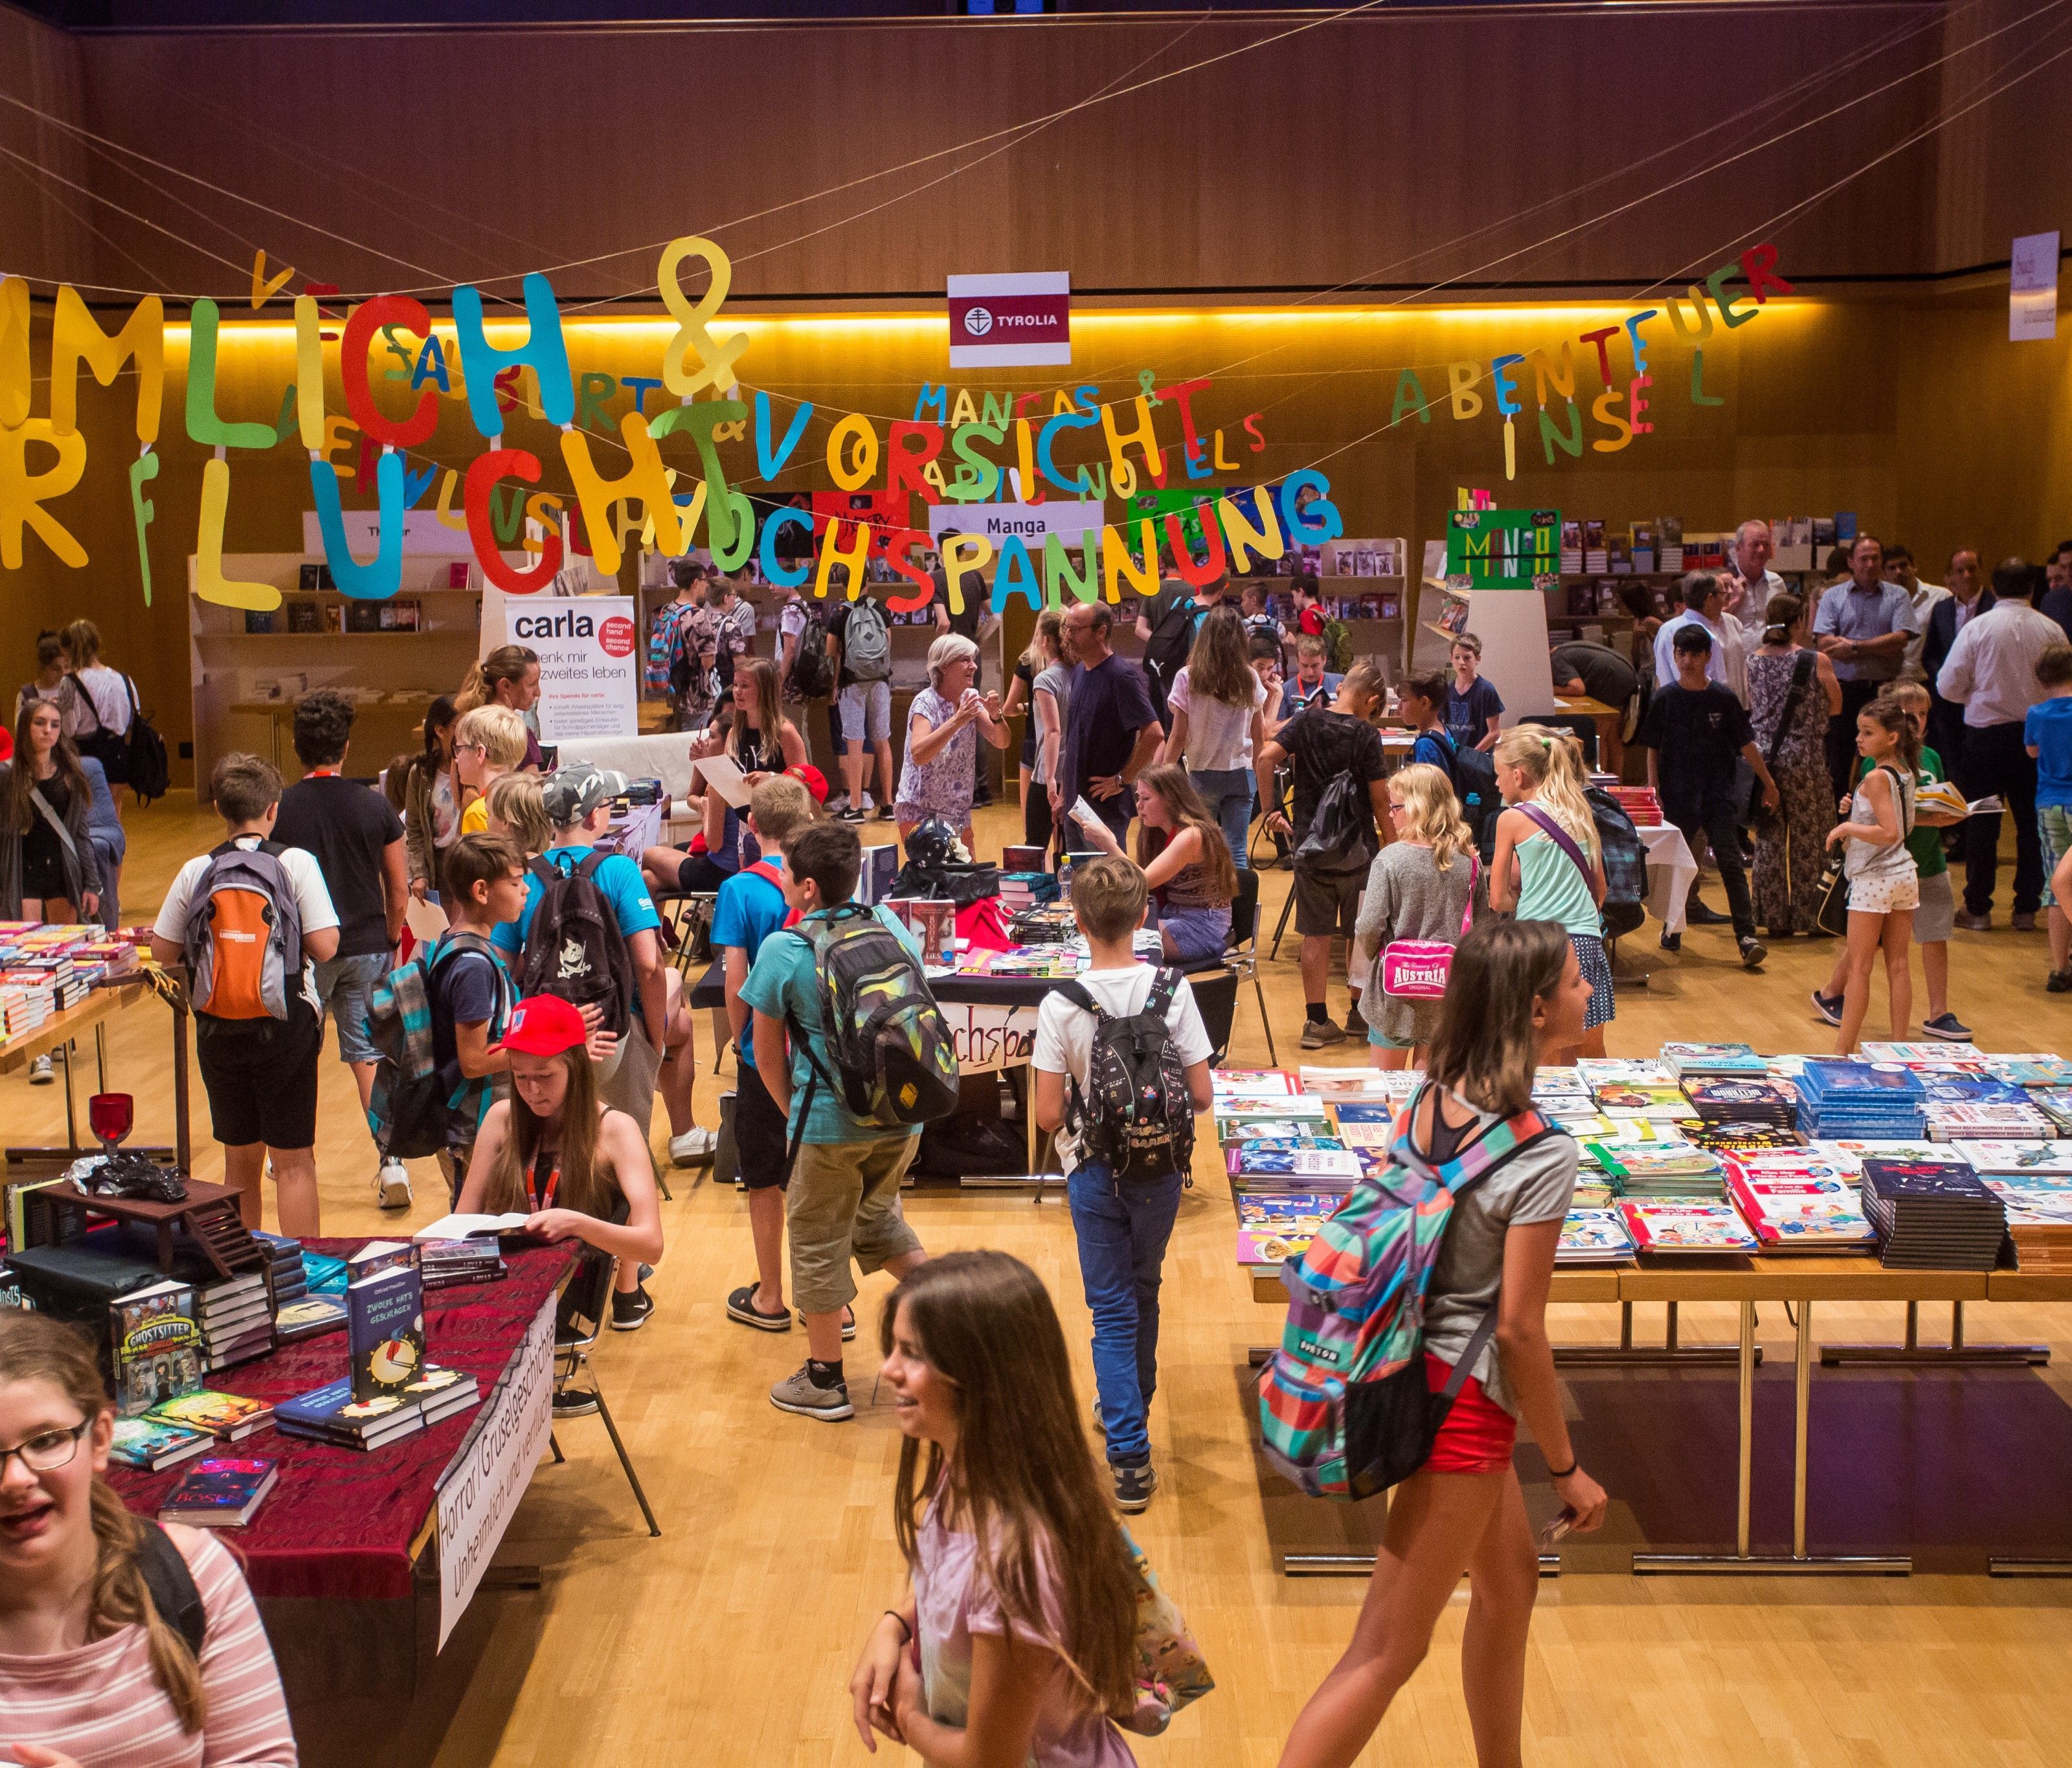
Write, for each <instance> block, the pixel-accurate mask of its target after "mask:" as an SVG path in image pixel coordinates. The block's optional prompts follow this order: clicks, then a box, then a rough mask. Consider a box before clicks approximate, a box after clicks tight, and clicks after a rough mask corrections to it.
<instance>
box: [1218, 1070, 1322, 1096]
mask: <svg viewBox="0 0 2072 1768" xmlns="http://www.w3.org/2000/svg"><path fill="white" fill-rule="evenodd" d="M1209 1085H1210V1087H1211V1089H1212V1090H1213V1092H1215V1096H1216V1097H1217V1098H1218V1099H1233V1098H1237V1099H1261V1098H1271V1099H1279V1098H1281V1097H1284V1096H1289V1095H1293V1094H1296V1093H1299V1092H1301V1091H1302V1089H1301V1087H1300V1086H1298V1085H1297V1083H1296V1080H1295V1077H1294V1075H1291V1074H1289V1072H1288V1071H1286V1070H1285V1068H1211V1070H1210V1071H1209Z"/></svg>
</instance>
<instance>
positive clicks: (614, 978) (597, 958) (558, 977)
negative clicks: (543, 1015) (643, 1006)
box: [518, 853, 633, 1037]
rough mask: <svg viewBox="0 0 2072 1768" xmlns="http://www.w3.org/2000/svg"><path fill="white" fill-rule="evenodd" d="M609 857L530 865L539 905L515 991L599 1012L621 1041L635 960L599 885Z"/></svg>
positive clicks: (595, 855)
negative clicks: (569, 865)
mask: <svg viewBox="0 0 2072 1768" xmlns="http://www.w3.org/2000/svg"><path fill="white" fill-rule="evenodd" d="M609 857H611V856H610V855H609V854H606V853H591V854H590V855H589V856H588V857H586V859H585V860H584V861H582V864H581V865H578V866H576V867H575V868H574V870H572V871H566V872H565V871H563V870H561V867H560V866H558V865H549V863H548V862H547V861H545V860H544V859H536V860H534V861H532V875H533V877H535V878H537V879H539V881H540V901H539V904H538V907H536V908H535V909H534V911H533V912H532V930H531V931H529V932H528V933H527V934H526V935H525V950H524V956H522V957H521V958H520V962H519V973H518V987H519V993H520V994H524V995H534V994H552V995H558V996H559V997H561V999H562V1000H564V1001H568V1002H569V1004H570V1005H573V1006H577V1007H586V1006H596V1007H598V1008H601V1009H602V1010H603V1015H604V1018H603V1029H604V1030H606V1031H609V1032H611V1033H612V1034H615V1036H619V1037H623V1036H624V1035H625V1034H626V1030H627V1026H629V1025H631V1023H632V1019H633V1010H632V1009H633V957H632V954H631V952H628V951H627V948H626V935H624V934H623V932H621V931H619V917H618V916H617V915H615V914H613V913H612V910H611V903H609V902H607V901H606V899H605V894H604V892H603V891H602V890H599V889H598V886H597V872H598V867H599V866H601V865H603V864H604V862H605V861H606V859H608V858H609Z"/></svg>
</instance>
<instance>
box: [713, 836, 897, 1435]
mask: <svg viewBox="0 0 2072 1768" xmlns="http://www.w3.org/2000/svg"><path fill="white" fill-rule="evenodd" d="M784 861H785V864H784V874H783V877H784V901H785V903H786V904H787V907H789V908H791V909H796V911H798V913H799V916H800V919H802V920H811V919H813V918H814V917H815V916H816V915H817V916H824V915H827V914H828V912H829V911H831V910H833V909H837V908H839V907H841V906H842V905H843V904H845V903H847V902H849V899H850V898H852V897H853V896H854V895H855V894H856V880H857V873H858V871H859V870H861V866H862V861H863V844H862V842H861V841H859V840H858V839H857V833H856V831H855V830H854V829H853V828H849V827H848V826H847V825H846V824H842V823H837V822H828V823H814V824H812V825H811V826H809V827H808V828H802V829H800V830H798V831H797V832H796V833H795V834H794V835H793V836H792V837H791V843H790V845H789V846H788V847H787V849H786V851H785V855H784ZM871 913H872V915H874V916H875V917H876V919H878V922H879V923H881V924H882V925H883V926H884V927H887V928H889V929H890V931H892V933H893V934H894V936H895V937H897V938H898V940H899V941H900V943H901V944H903V945H904V946H905V947H906V948H907V950H908V951H909V952H911V953H912V954H913V955H914V956H915V958H916V959H917V960H918V959H919V956H920V955H921V947H920V942H919V940H916V939H915V937H914V935H913V934H912V933H911V932H910V931H908V930H907V928H906V923H904V922H902V921H901V920H900V919H898V917H897V916H896V915H894V914H893V913H892V912H891V911H890V910H889V909H888V908H886V907H885V905H884V904H883V903H879V904H878V905H877V906H876V907H874V908H873V909H872V911H871ZM814 971H815V961H814V951H813V947H812V944H811V943H810V942H809V941H808V940H807V939H805V938H804V937H803V936H801V937H799V938H792V937H791V936H790V935H788V934H780V935H778V936H776V937H775V938H768V939H765V940H764V941H763V948H762V950H761V951H760V952H759V953H758V954H757V956H756V959H755V963H754V967H753V968H751V969H750V972H749V974H748V980H747V981H746V982H745V983H743V984H742V985H741V987H740V989H739V991H738V992H739V995H740V998H741V999H742V1001H746V1003H747V1005H748V1006H749V1007H750V1009H752V1010H753V1012H754V1030H753V1034H752V1035H753V1037H754V1042H755V1070H756V1072H757V1074H758V1075H759V1076H760V1077H761V1079H762V1081H763V1085H765V1086H766V1087H767V1088H769V1089H770V1096H771V1100H772V1101H773V1102H774V1103H775V1105H776V1107H777V1108H778V1110H779V1112H782V1113H783V1116H784V1119H785V1126H786V1131H787V1135H788V1136H789V1137H791V1139H792V1140H794V1141H797V1142H798V1144H799V1149H798V1159H797V1162H796V1165H795V1166H793V1168H792V1170H791V1179H790V1182H789V1184H788V1185H787V1187H786V1190H785V1197H784V1219H785V1226H786V1227H787V1228H788V1229H789V1230H790V1231H791V1301H792V1305H794V1306H795V1307H796V1308H797V1309H798V1310H799V1311H800V1313H801V1314H804V1316H805V1321H806V1346H807V1348H806V1361H805V1363H804V1365H803V1366H802V1367H800V1369H799V1371H798V1372H797V1373H796V1374H795V1375H790V1376H788V1377H787V1378H786V1379H784V1380H783V1381H780V1382H779V1383H778V1384H776V1385H775V1387H773V1388H771V1390H770V1403H771V1404H772V1405H773V1406H775V1407H776V1408H777V1409H778V1410H779V1412H796V1413H797V1414H799V1415H800V1416H801V1417H806V1418H820V1419H824V1420H827V1421H835V1420H838V1419H843V1418H849V1417H853V1416H855V1408H853V1406H851V1405H850V1404H849V1386H848V1384H847V1382H846V1381H845V1379H844V1378H843V1374H842V1350H841V1347H842V1340H843V1338H844V1337H845V1336H853V1335H854V1333H855V1330H856V1329H855V1327H854V1326H853V1325H850V1326H847V1327H846V1328H845V1325H844V1322H843V1313H844V1310H845V1309H847V1308H848V1306H849V1303H850V1302H851V1301H853V1300H854V1299H855V1298H856V1279H855V1278H854V1277H852V1276H851V1275H850V1273H849V1262H850V1260H852V1259H853V1260H855V1262H856V1264H857V1266H858V1268H861V1270H862V1271H863V1272H865V1274H868V1273H870V1272H872V1271H877V1270H885V1271H889V1272H890V1273H892V1275H893V1276H894V1277H904V1276H906V1273H908V1272H909V1271H911V1270H912V1269H914V1268H915V1266H917V1265H918V1264H920V1263H921V1262H922V1261H923V1260H924V1259H926V1258H927V1253H926V1252H923V1250H922V1248H921V1241H920V1238H919V1236H917V1235H916V1234H915V1231H914V1230H913V1229H912V1228H911V1227H908V1226H907V1224H906V1217H905V1215H902V1213H901V1211H900V1207H899V1187H900V1186H901V1184H902V1182H904V1181H905V1179H906V1169H907V1168H908V1167H909V1166H912V1165H913V1163H914V1153H915V1149H916V1148H918V1147H919V1143H920V1130H919V1128H918V1126H916V1127H906V1126H901V1127H897V1128H894V1129H882V1128H880V1127H879V1126H878V1125H874V1124H864V1123H860V1122H858V1121H857V1119H856V1118H855V1117H854V1116H852V1115H851V1114H850V1112H849V1110H848V1108H847V1107H846V1106H845V1104H844V1103H843V1100H842V1096H841V1089H840V1088H839V1087H838V1086H833V1085H830V1084H829V1082H830V1081H831V1080H836V1079H838V1078H839V1075H840V1070H839V1068H838V1067H837V1065H836V1061H835V1055H834V1052H833V1049H832V1048H830V1047H829V1046H828V1039H827V1036H826V1032H825V1028H824V1024H823V1022H822V1020H821V1017H820V987H819V984H818V982H817V981H816V977H815V974H814ZM787 1027H789V1028H790V1029H791V1039H792V1042H791V1049H790V1051H789V1053H788V1056H787V1051H786V1047H785V1034H786V1030H787ZM816 1074H817V1075H821V1076H824V1077H826V1078H824V1079H820V1081H819V1083H818V1084H817V1085H814V1084H811V1083H812V1082H813V1080H814V1078H815V1076H816ZM809 1093H810V1099H809V1098H808V1094H809Z"/></svg>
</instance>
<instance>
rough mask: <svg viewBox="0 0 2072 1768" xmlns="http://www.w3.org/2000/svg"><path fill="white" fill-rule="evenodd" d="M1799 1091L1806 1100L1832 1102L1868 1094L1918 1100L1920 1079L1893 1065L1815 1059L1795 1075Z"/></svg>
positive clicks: (1829, 1057)
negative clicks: (1852, 1094)
mask: <svg viewBox="0 0 2072 1768" xmlns="http://www.w3.org/2000/svg"><path fill="white" fill-rule="evenodd" d="M1799 1092H1800V1093H1801V1094H1802V1095H1803V1096H1807V1097H1809V1098H1812V1099H1818V1100H1827V1099H1832V1098H1836V1097H1838V1096H1842V1095H1844V1094H1850V1093H1871V1094H1876V1095H1884V1096H1889V1097H1892V1098H1895V1099H1905V1100H1918V1099H1919V1098H1920V1097H1921V1096H1922V1095H1921V1077H1920V1076H1919V1075H1917V1074H1915V1073H1914V1071H1913V1070H1912V1069H1910V1068H1906V1067H1901V1065H1900V1064H1899V1063H1896V1062H1854V1061H1852V1060H1850V1059H1848V1057H1846V1056H1816V1057H1814V1058H1812V1059H1810V1060H1808V1062H1807V1064H1806V1066H1805V1067H1804V1068H1803V1069H1802V1070H1801V1071H1800V1072H1799Z"/></svg>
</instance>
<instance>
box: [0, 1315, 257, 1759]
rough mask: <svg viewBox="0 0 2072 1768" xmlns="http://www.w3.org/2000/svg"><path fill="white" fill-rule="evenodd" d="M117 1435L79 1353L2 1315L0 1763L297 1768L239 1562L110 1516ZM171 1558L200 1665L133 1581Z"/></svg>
mask: <svg viewBox="0 0 2072 1768" xmlns="http://www.w3.org/2000/svg"><path fill="white" fill-rule="evenodd" d="M114 1430H115V1415H114V1411H113V1408H112V1407H111V1406H110V1405H109V1403H108V1396H107V1393H106V1392H105V1390H104V1389H103V1388H102V1386H101V1371H100V1368H99V1366H98V1364H97V1363H96V1361H95V1359H94V1355H93V1351H92V1349H91V1348H90V1347H88V1344H87V1342H86V1341H85V1340H84V1338H81V1337H80V1334H78V1333H77V1332H76V1331H75V1330H73V1329H72V1327H70V1326H64V1325H62V1324H60V1322H57V1321H56V1320H52V1319H51V1318H47V1316H45V1315H43V1314H26V1313H23V1312H20V1311H19V1310H0V1750H4V1751H5V1752H6V1754H7V1756H8V1758H10V1760H17V1761H19V1762H24V1763H29V1764H34V1765H35V1768H199V1764H201V1763H203V1762H208V1763H209V1764H211V1765H214V1764H217V1763H222V1764H224V1765H226V1768H228V1765H231V1764H244V1765H250V1768H257V1765H260V1764H269V1765H272V1768H294V1762H295V1741H294V1733H293V1732H292V1731H291V1729H290V1726H289V1723H288V1709H287V1704H286V1701H285V1700H283V1699H282V1694H281V1679H280V1675H279V1673H278V1671H277V1670H276V1669H275V1668H274V1665H273V1653H272V1651H270V1650H269V1648H268V1647H267V1643H266V1634H265V1630H263V1629H262V1628H261V1626H260V1624H259V1614H258V1610H257V1609H256V1608H255V1607H254V1606H253V1601H252V1597H251V1593H250V1592H249V1591H248V1590H247V1589H246V1588H245V1579H244V1577H243V1576H242V1575H241V1574H240V1573H239V1571H238V1569H237V1564H236V1561H235V1560H232V1557H231V1556H230V1554H229V1553H228V1552H227V1551H226V1550H225V1549H224V1547H223V1546H222V1544H220V1543H219V1542H218V1541H217V1540H216V1539H215V1538H214V1537H213V1536H211V1535H210V1534H208V1532H206V1531H204V1530H199V1529H189V1528H183V1527H179V1526H178V1525H177V1524H175V1525H174V1526H173V1527H170V1528H167V1529H166V1530H165V1531H164V1532H162V1533H161V1532H159V1530H158V1526H157V1524H155V1523H148V1522H146V1521H145V1520H143V1519H142V1518H141V1517H137V1516H133V1515H130V1513H129V1511H127V1510H126V1509H125V1508H124V1507H123V1503H122V1500H121V1499H120V1498H119V1497H117V1495H116V1493H115V1490H114V1489H113V1487H112V1486H109V1484H108V1482H107V1481H106V1480H105V1478H103V1475H104V1474H105V1473H106V1472H107V1470H108V1450H109V1443H110V1441H112V1440H113V1436H114ZM167 1556H171V1557H172V1558H173V1559H175V1560H179V1561H183V1562H184V1565H185V1569H186V1571H187V1575H188V1576H189V1577H191V1579H192V1581H193V1583H194V1585H195V1589H196V1592H197V1593H199V1596H200V1597H201V1603H202V1610H203V1616H204V1618H205V1619H206V1622H207V1626H206V1629H205V1631H204V1634H203V1645H202V1650H201V1655H200V1657H199V1660H197V1659H196V1657H195V1652H194V1651H193V1650H192V1648H191V1647H189V1645H188V1644H187V1639H186V1638H185V1637H184V1636H183V1634H182V1633H181V1631H180V1630H179V1626H178V1625H177V1617H176V1616H170V1615H163V1614H160V1613H159V1612H158V1607H157V1605H156V1604H155V1603H154V1601H153V1600H152V1597H151V1594H150V1586H149V1585H147V1584H146V1581H145V1573H144V1570H143V1568H144V1566H145V1564H147V1563H150V1562H151V1561H153V1560H157V1561H158V1562H159V1563H160V1564H164V1563H166V1559H167ZM175 1575H177V1572H176V1573H175Z"/></svg>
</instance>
